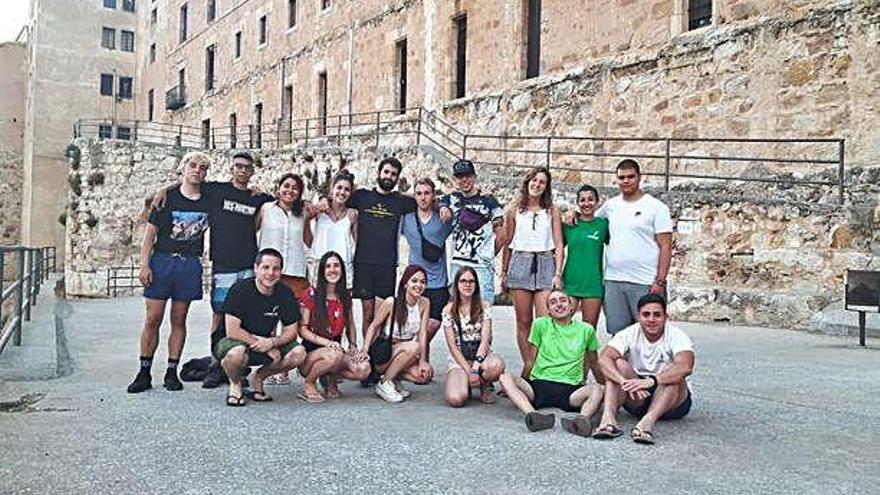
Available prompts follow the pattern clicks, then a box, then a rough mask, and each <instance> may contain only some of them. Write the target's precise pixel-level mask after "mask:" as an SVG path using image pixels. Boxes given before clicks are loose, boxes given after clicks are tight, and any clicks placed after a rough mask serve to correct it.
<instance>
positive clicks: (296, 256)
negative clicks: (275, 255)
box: [260, 201, 306, 277]
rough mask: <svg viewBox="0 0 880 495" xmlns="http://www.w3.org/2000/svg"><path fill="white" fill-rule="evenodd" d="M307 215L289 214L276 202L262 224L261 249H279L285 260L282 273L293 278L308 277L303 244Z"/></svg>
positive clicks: (269, 207) (264, 214) (266, 210)
mask: <svg viewBox="0 0 880 495" xmlns="http://www.w3.org/2000/svg"><path fill="white" fill-rule="evenodd" d="M304 220H305V213H303V216H299V217H298V216H296V215H294V214H292V213H287V212H286V211H285V210H284V208H282V207H281V206H279V205H278V202H277V201H276V202H274V203H271V204H269V205H268V206H266V208H265V210H264V211H263V220H262V223H261V224H260V249H265V248H272V249H277V250H278V252H280V253H281V256H282V258H283V259H284V268H283V269H282V270H281V273H282V274H284V275H290V276H293V277H305V276H306V246H305V244H303V226H304V224H305V221H304Z"/></svg>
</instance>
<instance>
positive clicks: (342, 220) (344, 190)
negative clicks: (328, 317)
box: [309, 170, 358, 288]
mask: <svg viewBox="0 0 880 495" xmlns="http://www.w3.org/2000/svg"><path fill="white" fill-rule="evenodd" d="M353 190H354V175H352V174H351V173H350V172H348V171H346V170H340V171H339V172H338V173H337V174H336V176H335V177H333V183H332V184H331V186H330V194H329V198H328V200H329V207H328V208H327V211H325V212H321V213H318V215H317V217H316V218H315V228H314V233H315V235H314V240H313V242H312V244H309V247H310V248H312V256H313V259H312V260H310V263H311V265H310V267H311V269H310V270H309V271H310V272H311V276H312V278H313V279H314V276H315V272H316V270H315V269H314V266H315V265H317V260H319V259H321V257H322V256H324V254H325V253H327V252H329V251H335V252H336V253H338V254H339V256H340V257H341V258H342V261H343V264H344V265H345V273H346V276H347V277H348V278H347V279H346V280H345V285H346V287H348V288H351V282H352V277H354V268H353V267H352V260H353V259H354V246H355V243H356V242H357V215H358V213H357V210H355V209H354V208H348V207H346V206H345V203H346V202H347V201H348V198H350V197H351V191H353ZM313 283H314V280H313Z"/></svg>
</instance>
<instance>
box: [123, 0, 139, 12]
mask: <svg viewBox="0 0 880 495" xmlns="http://www.w3.org/2000/svg"><path fill="white" fill-rule="evenodd" d="M122 10H124V11H126V12H136V11H137V2H136V1H135V0H122Z"/></svg>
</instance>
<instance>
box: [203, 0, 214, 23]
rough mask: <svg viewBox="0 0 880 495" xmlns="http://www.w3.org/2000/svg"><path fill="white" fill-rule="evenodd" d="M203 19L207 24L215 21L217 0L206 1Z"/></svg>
mask: <svg viewBox="0 0 880 495" xmlns="http://www.w3.org/2000/svg"><path fill="white" fill-rule="evenodd" d="M205 18H206V22H208V23H212V22H214V21H215V20H216V19H217V0H207V4H206V5H205Z"/></svg>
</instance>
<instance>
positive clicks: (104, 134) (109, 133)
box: [98, 124, 113, 139]
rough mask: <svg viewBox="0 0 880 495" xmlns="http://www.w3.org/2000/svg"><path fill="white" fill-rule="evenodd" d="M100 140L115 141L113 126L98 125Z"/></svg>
mask: <svg viewBox="0 0 880 495" xmlns="http://www.w3.org/2000/svg"><path fill="white" fill-rule="evenodd" d="M98 138H99V139H113V126H112V125H110V124H98Z"/></svg>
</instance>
